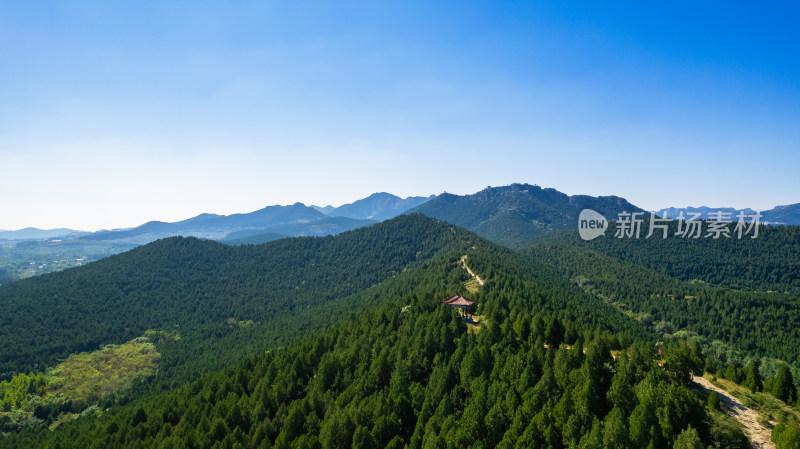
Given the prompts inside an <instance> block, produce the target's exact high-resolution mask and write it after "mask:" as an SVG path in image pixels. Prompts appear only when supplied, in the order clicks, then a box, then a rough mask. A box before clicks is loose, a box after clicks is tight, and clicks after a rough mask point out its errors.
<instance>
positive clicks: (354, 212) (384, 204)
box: [311, 192, 435, 221]
mask: <svg viewBox="0 0 800 449" xmlns="http://www.w3.org/2000/svg"><path fill="white" fill-rule="evenodd" d="M433 198H435V195H431V196H428V197H425V196H410V197H408V198H405V199H403V198H400V197H397V196H395V195H392V194H391V193H386V192H380V193H373V194H372V195H370V196H368V197H366V198H363V199H360V200H358V201H354V202H352V203H349V204H344V205H342V206H339V207H333V206H325V207H320V206H311V207H313V208H314V209H316V210H318V211H320V212H322V213H323V214H325V215H328V216H330V217H348V218H358V219H369V220H376V221H383V220H388V219H390V218H393V217H396V216H398V215H400V214H402V213H403V212H405V211H407V210H409V209H411V208H414V207H416V206H419V205H420V204H422V203H424V202H426V201H429V200H431V199H433Z"/></svg>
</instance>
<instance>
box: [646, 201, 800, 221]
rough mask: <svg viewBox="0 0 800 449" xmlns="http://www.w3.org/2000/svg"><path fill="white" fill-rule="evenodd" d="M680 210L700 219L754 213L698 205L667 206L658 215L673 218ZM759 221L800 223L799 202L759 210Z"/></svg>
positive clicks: (732, 217) (751, 211)
mask: <svg viewBox="0 0 800 449" xmlns="http://www.w3.org/2000/svg"><path fill="white" fill-rule="evenodd" d="M680 211H683V212H684V214H686V213H689V212H692V213H700V217H699V218H700V219H702V220H707V219H708V217H709V214H712V213H715V212H726V213H728V214H730V218H731V220H734V221H735V220H736V215H737V214H738V213H739V212H744V213H745V214H748V215H750V214H754V213H755V210H753V209H750V208H746V209H734V208H732V207H708V206H700V207H692V206H688V207H667V208H664V209H661V210H660V211H658V213H659V215H661V216H664V215H665V214H666V216H667V217H669V218H675V217H677V216H678V214H679V213H680ZM761 222H762V223H765V224H772V225H800V203H797V204H790V205H788V206H775V207H774V208H772V209H769V210H764V211H761Z"/></svg>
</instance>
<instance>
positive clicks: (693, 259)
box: [531, 223, 800, 295]
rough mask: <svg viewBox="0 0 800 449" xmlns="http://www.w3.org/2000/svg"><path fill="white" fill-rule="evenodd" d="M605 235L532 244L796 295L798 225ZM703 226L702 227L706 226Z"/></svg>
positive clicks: (563, 236) (568, 234)
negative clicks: (707, 234)
mask: <svg viewBox="0 0 800 449" xmlns="http://www.w3.org/2000/svg"><path fill="white" fill-rule="evenodd" d="M676 226H677V225H676V224H675V223H672V224H671V227H670V237H669V238H666V239H664V238H658V237H660V234H656V235H655V236H653V237H651V238H644V236H645V235H646V232H642V235H641V238H638V239H636V238H615V237H614V236H613V234H612V233H608V235H606V236H605V237H600V238H596V239H594V240H590V241H584V240H582V239H581V238H580V237H579V236H578V232H577V231H576V230H568V231H561V232H555V233H551V234H548V235H544V236H541V237H539V238H537V239H535V240H533V241H532V242H531V246H532V247H537V248H542V247H547V246H562V247H575V248H583V249H589V250H592V251H597V252H599V253H601V254H605V255H607V256H610V257H613V258H617V259H620V260H624V261H626V262H630V263H633V264H636V265H640V266H643V267H647V268H649V269H652V270H654V271H657V272H659V273H663V274H666V275H668V276H671V277H674V278H677V279H680V280H683V281H693V280H699V281H702V282H706V283H709V284H714V285H718V286H722V287H727V288H732V289H737V290H755V291H777V292H789V293H793V294H795V295H800V257H798V254H800V226H761V227H760V229H759V235H758V237H757V238H751V236H752V234H750V235H748V236H744V237H743V238H741V239H738V238H736V235H735V234H733V235H732V236H731V237H730V238H725V237H722V238H719V239H713V238H698V239H694V238H686V239H684V238H680V237H675V236H674V233H675V231H676ZM705 228H706V226H705V225H704V226H703V229H705Z"/></svg>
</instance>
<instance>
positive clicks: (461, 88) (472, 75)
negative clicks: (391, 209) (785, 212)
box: [0, 0, 800, 230]
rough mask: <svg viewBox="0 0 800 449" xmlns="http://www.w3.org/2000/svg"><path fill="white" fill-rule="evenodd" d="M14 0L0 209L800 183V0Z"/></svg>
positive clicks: (796, 193)
mask: <svg viewBox="0 0 800 449" xmlns="http://www.w3.org/2000/svg"><path fill="white" fill-rule="evenodd" d="M790 3H791V2H783V3H774V4H771V5H770V8H765V7H764V6H763V5H756V4H753V3H752V2H719V3H714V4H711V3H709V4H705V3H704V4H701V5H698V4H697V2H693V3H688V2H686V3H683V2H661V3H645V2H615V3H613V4H608V2H603V3H602V4H600V2H585V3H581V2H570V3H567V2H547V3H545V2H489V1H486V2H468V1H467V2H465V1H458V2H444V1H440V2H416V1H402V2H383V1H381V2H374V1H364V2H344V1H338V2H324V1H314V2H306V1H296V0H295V1H285V2H284V1H278V2H267V1H250V2H248V1H240V2H201V1H191V2H190V1H184V2H175V1H158V2H148V1H142V2H107V1H105V2H100V1H85V2H81V1H53V2H45V1H42V2H16V1H7V0H0V56H1V57H0V167H2V170H3V175H2V176H1V177H0V208H1V210H2V211H3V212H2V214H0V229H16V228H20V227H24V226H38V227H44V228H50V227H57V226H66V227H72V228H78V229H86V230H95V229H99V228H110V227H127V226H135V225H138V224H141V223H143V222H145V221H148V220H152V219H158V220H165V221H174V220H179V219H184V218H188V217H190V216H193V215H196V214H198V213H201V212H214V213H226V214H227V213H233V212H245V211H251V210H255V209H259V208H261V207H264V206H266V205H271V204H289V203H294V202H296V201H301V202H304V203H306V204H319V205H324V204H334V205H338V204H341V203H345V202H350V201H352V200H355V199H358V198H362V197H364V196H367V195H369V194H370V193H373V192H377V191H387V192H391V193H394V194H396V195H400V196H408V195H428V194H431V193H441V192H443V191H448V192H452V193H458V194H466V193H473V192H475V191H478V190H480V189H482V188H485V187H486V186H489V185H492V186H496V185H507V184H510V183H513V182H528V183H532V184H539V185H541V186H546V187H554V188H556V189H558V190H561V191H563V192H565V193H568V194H591V195H610V194H615V195H620V196H624V197H626V198H627V199H628V200H630V201H631V202H632V203H634V204H636V205H639V206H641V207H644V208H647V209H655V208H661V207H667V206H688V205H693V206H698V205H710V206H733V207H740V208H741V207H752V208H760V209H767V208H771V207H773V206H775V205H777V204H790V203H797V202H800V174H798V173H800V58H798V57H797V54H800V30H798V27H797V25H796V24H797V21H798V19H800V10H798V7H797V6H793V5H791V4H790Z"/></svg>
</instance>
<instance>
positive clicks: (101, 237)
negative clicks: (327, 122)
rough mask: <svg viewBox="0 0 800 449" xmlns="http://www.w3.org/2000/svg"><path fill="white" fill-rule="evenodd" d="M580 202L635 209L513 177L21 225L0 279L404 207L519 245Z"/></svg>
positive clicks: (566, 219) (336, 226) (327, 231)
mask: <svg viewBox="0 0 800 449" xmlns="http://www.w3.org/2000/svg"><path fill="white" fill-rule="evenodd" d="M584 208H589V209H594V210H596V211H598V212H600V213H601V214H603V215H604V216H605V217H607V218H608V219H610V220H614V219H615V218H616V217H617V214H619V213H620V212H633V211H642V209H641V208H640V207H638V206H636V205H634V204H631V203H630V202H628V201H627V200H626V199H624V198H622V197H618V196H600V197H594V196H589V195H572V196H570V195H566V194H564V193H562V192H559V191H558V190H555V189H552V188H542V187H539V186H537V185H530V184H512V185H509V186H502V187H487V188H486V189H484V190H482V191H480V192H477V193H474V194H470V195H453V194H450V193H442V194H440V195H438V196H433V195H431V196H429V197H421V196H416V197H413V196H412V197H408V198H400V197H397V196H395V195H392V194H389V193H385V192H380V193H374V194H372V195H370V196H368V197H366V198H362V199H360V200H357V201H354V202H352V203H348V204H344V205H342V206H339V207H332V206H324V207H321V206H313V205H312V206H306V205H305V204H303V203H299V202H298V203H295V204H292V205H287V206H279V205H275V206H268V207H265V208H263V209H259V210H256V211H253V212H249V213H238V214H231V215H217V214H212V213H204V214H200V215H197V216H195V217H192V218H189V219H186V220H182V221H177V222H172V223H167V222H162V221H151V222H148V223H145V224H143V225H141V226H137V227H135V228H130V229H114V230H103V231H98V232H94V233H86V232H80V231H73V230H70V229H53V230H39V229H35V228H26V229H21V230H18V231H0V283H6V282H10V281H13V280H15V279H20V278H24V277H28V276H33V275H38V274H43V273H47V272H51V271H58V270H61V269H65V268H70V267H73V266H78V265H82V264H85V263H87V262H91V261H93V260H97V259H100V258H102V257H106V256H108V255H111V254H116V253H119V252H122V251H127V250H128V249H131V248H134V247H136V246H139V245H143V244H146V243H149V242H152V241H155V240H158V239H162V238H167V237H174V236H183V237H198V238H203V239H210V240H218V241H221V242H223V243H226V244H229V245H242V244H259V243H265V242H269V241H273V240H277V239H281V238H285V237H302V236H327V235H336V234H339V233H341V232H344V231H348V230H352V229H356V228H360V227H363V226H369V225H373V224H375V223H378V222H381V221H384V220H387V219H391V218H393V217H395V216H397V215H400V214H406V213H420V214H423V215H426V216H429V217H432V218H436V219H439V220H444V221H447V222H449V223H452V224H455V225H458V226H462V227H464V228H466V229H469V230H471V231H473V232H475V233H476V234H478V235H480V236H481V237H484V238H487V239H489V240H492V241H494V242H496V243H500V244H502V245H505V246H508V247H511V248H521V247H525V246H526V245H528V244H529V243H530V242H532V240H534V239H536V238H537V237H540V236H542V235H544V234H547V233H550V232H553V231H560V230H565V229H574V227H575V223H576V222H577V218H578V214H579V213H580V211H581V210H582V209H584ZM682 210H684V212H691V211H697V212H699V213H700V214H701V216H700V218H702V219H707V218H708V217H709V214H710V213H712V212H714V211H717V210H721V211H725V212H728V213H730V214H731V215H730V217H731V219H732V220H734V221H735V219H736V218H735V217H736V213H737V211H736V210H734V209H732V208H709V207H699V208H694V207H686V208H682ZM678 211H679V209H677V208H666V209H662V210H661V213H662V214H666V215H667V216H668V217H669V218H676V217H677V214H678ZM744 211H745V212H746V213H752V212H753V211H752V210H750V209H745V210H744ZM761 221H762V223H768V224H778V225H792V224H800V204H793V205H788V206H777V207H775V208H774V209H771V210H767V211H762V219H761Z"/></svg>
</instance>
